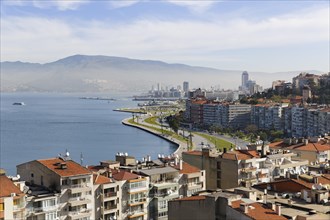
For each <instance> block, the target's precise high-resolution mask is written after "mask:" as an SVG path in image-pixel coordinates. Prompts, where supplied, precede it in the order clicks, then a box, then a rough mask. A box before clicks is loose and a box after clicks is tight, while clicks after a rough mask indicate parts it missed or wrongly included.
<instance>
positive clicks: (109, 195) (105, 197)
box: [101, 192, 117, 201]
mask: <svg viewBox="0 0 330 220" xmlns="http://www.w3.org/2000/svg"><path fill="white" fill-rule="evenodd" d="M101 197H102V200H103V201H109V200H114V199H116V197H117V192H105V193H102V194H101Z"/></svg>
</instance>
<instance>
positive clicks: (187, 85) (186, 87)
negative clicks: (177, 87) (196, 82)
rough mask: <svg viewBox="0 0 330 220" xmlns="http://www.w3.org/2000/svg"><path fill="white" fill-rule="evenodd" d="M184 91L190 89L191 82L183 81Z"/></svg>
mask: <svg viewBox="0 0 330 220" xmlns="http://www.w3.org/2000/svg"><path fill="white" fill-rule="evenodd" d="M183 91H184V92H188V91H189V82H183Z"/></svg>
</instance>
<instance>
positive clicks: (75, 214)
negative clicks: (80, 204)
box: [68, 209, 92, 220]
mask: <svg viewBox="0 0 330 220" xmlns="http://www.w3.org/2000/svg"><path fill="white" fill-rule="evenodd" d="M91 214H92V210H91V209H83V210H80V211H71V212H69V215H68V216H69V218H70V219H72V220H74V219H80V218H87V217H90V216H91Z"/></svg>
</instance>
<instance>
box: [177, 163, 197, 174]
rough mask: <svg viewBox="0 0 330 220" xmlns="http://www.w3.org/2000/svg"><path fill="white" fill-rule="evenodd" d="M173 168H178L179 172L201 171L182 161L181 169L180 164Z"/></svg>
mask: <svg viewBox="0 0 330 220" xmlns="http://www.w3.org/2000/svg"><path fill="white" fill-rule="evenodd" d="M174 168H175V169H177V170H179V173H181V174H189V173H199V172H200V171H201V170H200V169H198V168H197V167H194V166H192V165H190V164H189V163H186V162H182V170H180V165H177V166H174Z"/></svg>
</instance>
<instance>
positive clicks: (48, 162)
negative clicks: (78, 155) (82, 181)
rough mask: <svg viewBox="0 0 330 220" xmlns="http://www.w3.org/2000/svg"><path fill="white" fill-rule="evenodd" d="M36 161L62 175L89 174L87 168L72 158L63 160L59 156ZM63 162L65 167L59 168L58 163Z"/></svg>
mask: <svg viewBox="0 0 330 220" xmlns="http://www.w3.org/2000/svg"><path fill="white" fill-rule="evenodd" d="M37 161H38V162H39V163H41V164H42V165H44V166H45V167H47V168H48V169H50V170H51V171H53V172H55V173H57V174H58V175H60V176H62V177H67V176H76V175H87V174H91V171H89V170H88V169H87V168H85V167H83V166H81V165H80V164H78V163H76V162H74V161H72V160H67V161H64V160H62V159H60V158H51V159H44V160H37ZM63 163H65V164H66V166H67V168H66V169H61V167H60V164H63Z"/></svg>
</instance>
